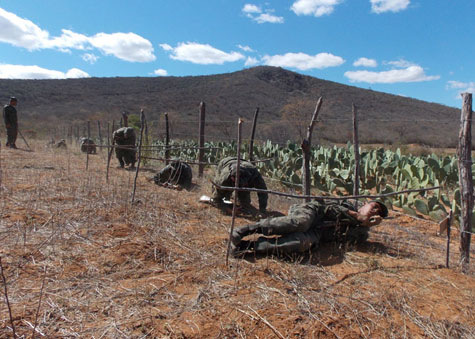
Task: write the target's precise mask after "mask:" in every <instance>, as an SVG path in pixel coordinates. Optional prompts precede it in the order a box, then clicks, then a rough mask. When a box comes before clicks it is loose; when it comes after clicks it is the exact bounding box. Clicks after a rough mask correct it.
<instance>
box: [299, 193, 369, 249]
mask: <svg viewBox="0 0 475 339" xmlns="http://www.w3.org/2000/svg"><path fill="white" fill-rule="evenodd" d="M304 205H305V206H306V207H307V208H310V209H312V210H314V211H315V212H316V214H315V219H314V221H313V225H312V226H313V229H314V230H318V231H319V232H320V234H321V235H322V239H323V240H324V241H331V240H335V239H337V238H340V237H342V236H345V235H346V234H347V233H348V232H352V230H355V229H359V230H361V232H367V231H368V227H360V223H359V221H358V220H357V219H356V218H354V217H353V216H351V215H350V214H349V213H348V211H356V209H355V207H354V206H353V205H351V204H350V203H348V202H346V201H335V200H313V201H311V202H308V203H305V204H304Z"/></svg>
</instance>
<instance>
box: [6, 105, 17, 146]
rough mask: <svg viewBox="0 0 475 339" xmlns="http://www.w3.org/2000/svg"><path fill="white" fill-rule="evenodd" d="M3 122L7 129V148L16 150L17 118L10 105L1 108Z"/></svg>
mask: <svg viewBox="0 0 475 339" xmlns="http://www.w3.org/2000/svg"><path fill="white" fill-rule="evenodd" d="M3 121H4V122H5V128H6V129H7V144H6V146H7V147H11V148H16V145H15V143H16V138H17V136H18V116H17V112H16V108H15V107H14V106H12V105H5V106H4V107H3Z"/></svg>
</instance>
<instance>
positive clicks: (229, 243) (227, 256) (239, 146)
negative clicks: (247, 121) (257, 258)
mask: <svg viewBox="0 0 475 339" xmlns="http://www.w3.org/2000/svg"><path fill="white" fill-rule="evenodd" d="M241 131H242V120H241V119H239V121H238V138H237V139H238V140H237V152H236V153H237V164H236V165H237V169H236V181H235V186H234V187H235V188H239V172H240V166H241ZM236 212H237V191H234V200H233V217H232V219H231V229H230V230H229V238H228V246H227V250H226V266H228V261H229V251H230V249H231V237H232V234H233V231H234V223H235V219H236Z"/></svg>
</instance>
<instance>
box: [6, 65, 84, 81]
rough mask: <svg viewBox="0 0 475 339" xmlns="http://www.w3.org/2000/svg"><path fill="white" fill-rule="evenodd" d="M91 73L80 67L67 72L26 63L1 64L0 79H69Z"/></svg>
mask: <svg viewBox="0 0 475 339" xmlns="http://www.w3.org/2000/svg"><path fill="white" fill-rule="evenodd" d="M88 77H89V74H87V73H86V72H84V71H82V70H80V69H78V68H71V69H70V70H69V71H67V72H66V73H63V72H61V71H55V70H51V69H46V68H42V67H39V66H36V65H35V66H24V65H8V64H5V65H1V64H0V79H67V78H88Z"/></svg>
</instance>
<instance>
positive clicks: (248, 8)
mask: <svg viewBox="0 0 475 339" xmlns="http://www.w3.org/2000/svg"><path fill="white" fill-rule="evenodd" d="M242 11H243V12H244V13H262V10H261V9H260V7H258V6H256V5H253V4H245V5H244V7H243V8H242Z"/></svg>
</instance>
